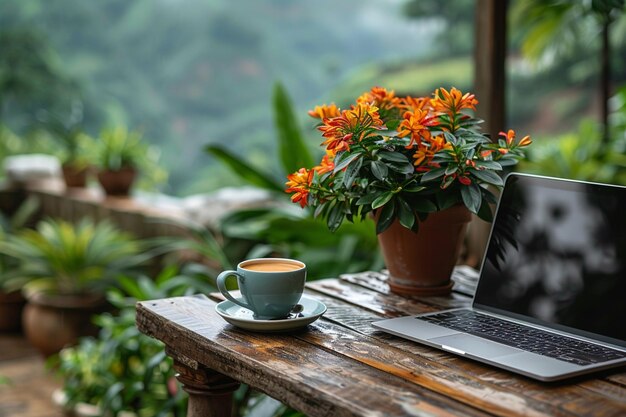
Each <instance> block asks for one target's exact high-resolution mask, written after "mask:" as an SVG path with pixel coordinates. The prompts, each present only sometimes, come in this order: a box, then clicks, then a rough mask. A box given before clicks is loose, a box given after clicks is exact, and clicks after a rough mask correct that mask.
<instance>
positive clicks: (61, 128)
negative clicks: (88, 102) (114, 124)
mask: <svg viewBox="0 0 626 417" xmlns="http://www.w3.org/2000/svg"><path fill="white" fill-rule="evenodd" d="M82 118H83V117H82V106H80V105H75V106H73V107H72V112H71V114H70V116H69V120H68V121H67V122H64V121H63V120H61V118H60V117H59V116H56V115H54V114H51V113H47V112H44V113H42V114H41V115H40V116H39V120H40V122H41V123H42V125H43V128H44V129H45V131H47V132H48V133H50V134H51V135H52V138H53V139H54V141H55V142H56V143H57V144H59V145H61V146H60V149H59V150H58V152H55V155H56V156H58V157H59V159H60V160H61V164H62V165H61V167H62V170H63V179H64V180H65V185H66V186H67V187H85V186H86V185H87V177H88V174H89V172H90V171H91V169H92V162H93V161H92V152H93V146H94V140H93V138H92V137H90V136H89V135H87V134H86V133H85V132H84V131H83V129H82V127H81V124H80V123H81V121H82Z"/></svg>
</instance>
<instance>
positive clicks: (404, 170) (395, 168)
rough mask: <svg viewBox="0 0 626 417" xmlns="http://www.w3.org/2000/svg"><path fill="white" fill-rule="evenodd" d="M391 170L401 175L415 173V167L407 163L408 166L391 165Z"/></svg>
mask: <svg viewBox="0 0 626 417" xmlns="http://www.w3.org/2000/svg"><path fill="white" fill-rule="evenodd" d="M389 168H391V169H392V170H393V171H396V172H399V173H401V174H412V173H413V172H415V167H414V166H413V164H412V163H410V162H407V163H406V164H397V163H390V164H389Z"/></svg>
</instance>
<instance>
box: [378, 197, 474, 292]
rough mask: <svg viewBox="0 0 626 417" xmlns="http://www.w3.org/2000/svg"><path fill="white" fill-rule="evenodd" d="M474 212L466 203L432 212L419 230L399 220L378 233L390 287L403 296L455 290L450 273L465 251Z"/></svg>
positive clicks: (421, 223)
mask: <svg viewBox="0 0 626 417" xmlns="http://www.w3.org/2000/svg"><path fill="white" fill-rule="evenodd" d="M470 220H471V213H470V212H469V210H467V208H466V207H465V206H462V205H456V206H453V207H451V208H449V209H446V210H443V211H439V212H435V213H431V214H429V215H428V218H427V219H426V220H425V221H424V222H420V225H419V231H418V233H414V232H412V231H411V230H409V229H406V228H405V227H403V226H402V225H401V224H400V223H399V222H398V221H396V222H394V223H393V224H392V225H391V226H390V227H389V228H388V229H387V230H385V231H384V232H383V233H380V234H379V235H378V242H379V244H380V248H381V251H382V253H383V257H384V259H385V265H386V266H387V269H388V270H389V281H388V282H389V287H390V289H391V291H392V292H394V293H398V294H403V295H443V294H448V293H449V292H450V291H451V289H452V281H451V280H450V276H451V275H452V270H453V269H454V266H455V265H456V262H457V260H458V258H459V254H460V253H461V249H462V246H463V238H464V236H465V232H466V230H467V225H468V223H469V221H470Z"/></svg>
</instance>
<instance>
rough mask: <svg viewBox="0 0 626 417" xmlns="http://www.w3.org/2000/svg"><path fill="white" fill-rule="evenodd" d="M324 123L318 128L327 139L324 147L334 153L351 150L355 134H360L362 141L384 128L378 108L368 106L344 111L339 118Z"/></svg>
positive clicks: (326, 120)
mask: <svg viewBox="0 0 626 417" xmlns="http://www.w3.org/2000/svg"><path fill="white" fill-rule="evenodd" d="M322 123H323V125H322V126H320V127H319V128H318V129H319V130H320V131H321V132H322V136H324V137H325V138H326V140H325V141H324V142H322V145H325V146H326V149H327V150H329V151H332V152H334V153H337V152H340V151H342V150H349V149H350V145H351V144H352V141H353V136H354V134H358V137H357V139H358V140H359V141H361V140H363V139H364V138H366V137H368V136H372V135H374V134H375V131H376V130H380V129H383V128H384V125H383V121H382V120H381V118H380V115H379V114H378V108H377V107H375V106H370V105H367V104H359V105H357V106H356V107H353V108H351V109H350V110H344V111H342V112H341V114H340V115H339V116H337V117H332V118H329V119H324V120H323V121H322Z"/></svg>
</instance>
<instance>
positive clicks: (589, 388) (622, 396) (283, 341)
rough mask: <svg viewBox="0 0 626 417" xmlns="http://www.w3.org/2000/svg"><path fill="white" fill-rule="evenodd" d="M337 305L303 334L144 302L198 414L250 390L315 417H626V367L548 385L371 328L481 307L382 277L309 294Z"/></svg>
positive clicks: (220, 408)
mask: <svg viewBox="0 0 626 417" xmlns="http://www.w3.org/2000/svg"><path fill="white" fill-rule="evenodd" d="M307 294H309V295H311V296H314V297H317V298H318V299H319V300H321V301H322V302H324V303H325V304H326V306H327V307H328V310H327V312H326V313H325V314H324V316H323V317H322V318H321V319H319V320H317V321H316V322H314V323H312V324H310V325H309V326H307V327H306V328H305V329H303V330H299V331H296V332H293V333H288V334H262V333H253V332H249V331H244V330H239V329H237V328H235V327H233V326H231V325H230V324H228V323H226V322H225V321H224V320H223V319H222V318H221V317H220V316H219V315H218V314H217V313H216V312H215V310H214V307H215V304H216V302H215V301H213V300H212V299H211V298H209V297H205V296H194V297H181V298H171V299H164V300H154V301H146V302H141V303H139V304H138V305H137V325H138V327H139V329H140V330H141V331H142V332H144V333H146V334H148V335H150V336H153V337H155V338H157V339H159V340H161V341H163V342H164V343H165V345H166V351H167V352H168V354H169V355H170V356H172V357H173V358H174V362H175V367H176V369H177V371H178V372H179V376H178V379H179V380H180V381H181V382H182V383H183V384H184V388H185V390H186V391H187V392H188V393H189V394H190V397H189V410H188V413H189V414H188V415H189V416H191V417H200V416H227V415H229V414H230V410H231V407H232V392H233V391H234V390H236V389H237V387H238V386H239V383H240V382H242V383H246V384H249V385H250V386H251V387H252V388H254V389H257V390H259V391H261V392H264V393H266V394H268V395H270V396H271V397H273V398H275V399H277V400H279V401H281V402H283V403H285V404H287V405H289V406H291V407H293V408H295V409H297V410H299V411H302V412H304V413H306V414H307V415H308V416H311V417H315V416H325V417H335V416H337V417H338V416H377V417H378V416H380V417H393V416H491V415H497V416H544V417H554V416H614V417H617V416H626V369H624V368H619V369H617V370H613V371H610V372H604V373H601V374H594V375H593V376H588V377H585V378H578V379H575V380H571V381H567V382H561V383H541V382H536V381H533V380H531V379H528V378H525V377H522V376H517V375H515V374H513V373H509V372H506V371H502V370H499V369H496V368H493V367H490V366H487V365H483V364H480V363H478V362H474V361H470V360H468V359H463V358H460V357H457V356H454V355H451V354H448V353H445V352H442V351H438V350H436V349H433V348H430V347H427V346H422V345H419V344H417V343H413V342H410V341H405V340H403V339H401V338H398V337H395V336H391V335H387V334H385V333H382V332H379V331H376V330H374V329H373V328H372V327H371V325H370V323H371V322H372V321H375V320H379V319H381V318H385V317H396V316H401V315H407V314H416V313H422V312H428V311H435V310H439V309H442V308H445V307H452V306H464V305H467V304H469V302H470V299H469V297H467V296H465V295H462V294H459V293H455V292H454V293H453V294H452V295H451V296H449V297H431V298H422V299H408V298H404V297H401V296H398V295H395V294H391V293H389V289H388V286H387V284H386V282H385V276H384V275H383V274H379V273H362V274H356V275H346V276H343V277H342V278H340V279H325V280H320V281H313V282H310V283H308V284H307Z"/></svg>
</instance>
